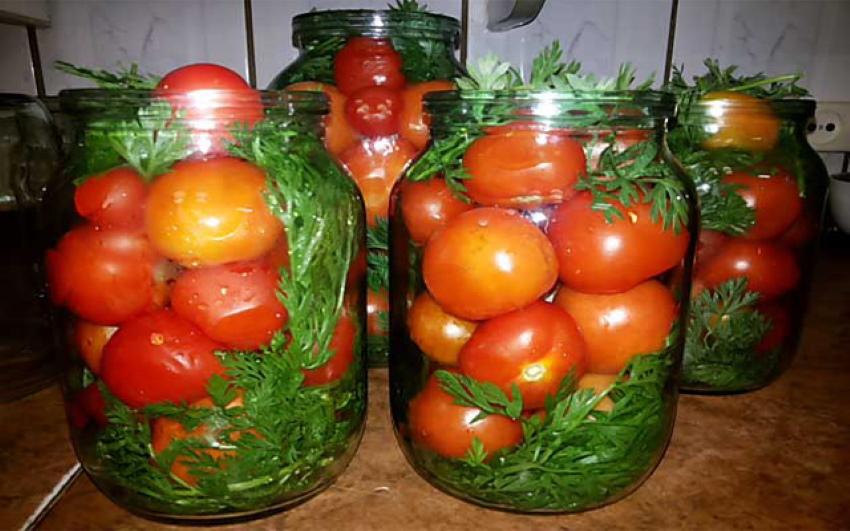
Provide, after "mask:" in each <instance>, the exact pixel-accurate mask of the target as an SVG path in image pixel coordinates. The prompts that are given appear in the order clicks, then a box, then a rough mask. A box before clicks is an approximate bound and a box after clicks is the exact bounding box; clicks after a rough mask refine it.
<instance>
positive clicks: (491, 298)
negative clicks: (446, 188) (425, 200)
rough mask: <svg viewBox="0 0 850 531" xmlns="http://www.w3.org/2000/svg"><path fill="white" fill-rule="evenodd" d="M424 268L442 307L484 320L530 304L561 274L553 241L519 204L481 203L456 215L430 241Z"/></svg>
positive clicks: (451, 312)
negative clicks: (510, 206)
mask: <svg viewBox="0 0 850 531" xmlns="http://www.w3.org/2000/svg"><path fill="white" fill-rule="evenodd" d="M422 273H423V276H424V278H425V285H426V286H427V287H428V291H430V292H431V295H432V296H433V297H434V299H435V300H436V301H437V304H439V305H440V306H441V307H442V308H443V309H445V310H446V311H447V312H449V313H450V314H452V315H456V316H458V317H461V318H463V319H469V320H473V321H475V320H481V319H489V318H491V317H495V316H497V315H500V314H503V313H507V312H510V311H513V310H516V309H518V308H522V307H523V306H527V305H529V304H531V303H532V302H534V301H535V300H536V299H538V298H539V297H541V296H543V295H544V294H546V292H548V291H549V289H551V288H552V286H553V285H554V284H555V280H556V279H557V277H558V262H557V258H556V257H555V251H554V250H553V249H552V244H551V243H549V240H548V239H547V238H546V236H545V235H544V234H543V233H542V232H541V231H540V229H538V228H537V227H536V226H535V225H534V224H533V223H532V222H530V221H528V220H527V219H525V218H523V217H522V216H521V215H520V214H518V213H517V212H516V211H514V210H507V209H503V208H492V207H484V208H476V209H474V210H470V211H468V212H464V213H462V214H460V215H459V216H457V217H456V218H454V219H453V220H452V221H451V222H449V224H448V225H447V226H446V227H445V228H444V229H442V230H440V231H438V232H436V233H435V234H434V235H433V236H431V239H430V240H429V241H428V245H427V246H425V255H424V258H423V262H422Z"/></svg>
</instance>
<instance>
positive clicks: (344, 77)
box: [334, 37, 405, 95]
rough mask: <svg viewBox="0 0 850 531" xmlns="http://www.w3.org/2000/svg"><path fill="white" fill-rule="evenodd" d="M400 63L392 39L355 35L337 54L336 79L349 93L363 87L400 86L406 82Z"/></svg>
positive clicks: (343, 90)
mask: <svg viewBox="0 0 850 531" xmlns="http://www.w3.org/2000/svg"><path fill="white" fill-rule="evenodd" d="M401 64H402V59H401V55H399V53H398V52H397V51H395V48H393V45H392V43H391V42H390V41H389V40H387V39H372V38H369V37H354V38H352V39H349V40H348V42H347V43H346V44H345V46H344V47H343V48H342V50H340V51H339V53H337V54H336V57H334V80H335V81H336V86H337V87H338V88H339V90H341V91H342V93H343V94H347V95H351V94H353V93H354V92H356V91H357V90H359V89H362V88H364V87H387V88H391V89H400V88H402V87H404V83H405V79H404V74H403V73H402V71H401Z"/></svg>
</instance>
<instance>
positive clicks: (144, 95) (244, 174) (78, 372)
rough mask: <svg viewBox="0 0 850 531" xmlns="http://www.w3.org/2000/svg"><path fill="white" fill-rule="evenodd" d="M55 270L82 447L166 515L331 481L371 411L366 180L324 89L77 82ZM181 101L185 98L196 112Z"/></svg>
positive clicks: (66, 97)
mask: <svg viewBox="0 0 850 531" xmlns="http://www.w3.org/2000/svg"><path fill="white" fill-rule="evenodd" d="M60 99H61V105H62V111H63V112H64V113H65V114H66V115H67V116H68V118H69V120H70V123H71V126H72V134H73V140H74V142H73V146H72V151H71V153H70V159H69V162H68V165H67V167H66V175H65V178H64V180H63V181H62V182H61V184H60V186H57V187H55V188H53V189H51V191H50V192H49V203H48V208H49V214H50V217H51V219H50V228H49V231H48V232H49V233H50V234H52V237H51V239H50V241H48V242H47V245H48V247H49V249H48V250H47V254H46V266H47V267H46V270H47V281H48V287H49V292H50V295H51V298H52V301H53V303H54V304H55V308H56V316H57V319H56V323H57V329H56V335H57V336H58V337H59V338H60V341H61V342H62V343H63V345H64V348H63V349H62V350H63V356H64V358H65V360H64V361H65V366H66V367H67V369H66V371H65V373H64V377H63V383H64V393H65V399H66V406H67V412H68V420H69V423H70V429H71V437H72V440H73V442H74V446H75V450H76V452H77V456H78V458H79V460H80V462H81V463H82V465H83V468H84V469H85V471H86V473H87V474H88V475H89V477H90V478H91V479H92V480H93V481H94V483H95V484H96V485H97V486H98V488H100V490H101V491H103V492H104V493H105V494H106V495H107V496H109V497H110V498H111V499H112V500H113V501H114V502H116V503H117V504H119V505H121V506H122V507H124V508H126V509H128V510H130V511H132V512H134V513H137V514H140V515H142V516H146V517H151V518H155V519H162V520H168V521H176V522H219V521H228V520H233V519H242V518H246V517H251V516H254V515H259V514H264V513H267V512H271V511H275V510H280V509H283V508H286V507H289V506H291V505H293V504H295V503H298V502H300V501H302V500H304V499H306V498H308V497H310V496H311V495H313V494H315V493H316V492H318V491H320V490H322V489H324V488H325V487H327V486H328V485H329V484H330V483H331V482H332V481H333V480H334V479H335V478H336V477H337V476H338V475H339V474H340V473H341V472H342V470H343V469H344V468H345V466H346V465H347V463H348V462H349V460H350V459H351V457H352V455H353V453H354V451H355V449H356V448H357V445H358V442H359V439H360V436H361V433H362V430H363V422H364V417H365V412H366V372H365V359H364V353H365V337H364V334H365V305H364V304H363V299H364V296H363V291H364V288H365V287H364V284H363V282H364V275H363V274H362V272H361V273H359V274H358V271H357V266H356V261H355V257H356V256H357V255H358V253H360V252H361V251H362V248H363V246H364V245H365V227H364V226H363V211H362V203H361V201H360V200H359V197H358V195H357V191H356V187H355V186H354V184H353V183H352V182H351V181H350V179H348V178H347V177H346V176H345V174H344V173H343V172H342V171H341V170H340V169H339V167H338V165H337V164H336V163H334V161H333V160H332V159H331V157H330V156H329V155H328V154H327V153H326V151H325V150H324V147H323V146H322V144H321V140H320V136H319V134H320V132H319V129H320V127H321V119H322V118H323V116H325V114H326V112H327V103H326V100H325V98H324V96H322V95H318V94H315V93H306V92H302V93H259V92H257V91H252V90H241V91H236V90H233V91H225V90H204V91H196V92H188V93H185V92H184V93H169V92H167V91H163V92H160V93H158V96H154V95H152V93H151V92H149V91H118V90H72V91H64V92H62V93H61V94H60ZM178 111H179V114H177V112H178Z"/></svg>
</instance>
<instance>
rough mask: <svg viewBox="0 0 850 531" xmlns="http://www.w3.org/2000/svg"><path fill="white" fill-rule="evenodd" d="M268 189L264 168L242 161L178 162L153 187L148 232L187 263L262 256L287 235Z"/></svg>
mask: <svg viewBox="0 0 850 531" xmlns="http://www.w3.org/2000/svg"><path fill="white" fill-rule="evenodd" d="M265 190H266V174H265V173H264V172H263V170H261V169H260V168H258V167H257V166H254V165H253V164H251V163H249V162H245V161H243V160H240V159H235V158H230V157H222V158H216V159H207V160H184V161H182V162H178V163H177V164H175V165H174V166H173V167H172V168H171V171H169V172H168V173H166V174H164V175H162V176H160V177H159V178H157V180H156V181H154V183H153V184H152V185H151V187H150V192H149V194H148V205H147V212H146V223H147V231H148V236H149V237H150V239H151V242H152V243H153V245H154V247H156V248H157V249H158V250H159V251H160V252H161V253H162V254H163V255H165V256H167V257H168V258H171V259H172V260H175V261H176V262H178V263H180V265H183V266H185V267H200V266H209V265H217V264H223V263H226V262H237V261H241V260H253V259H255V258H259V257H261V256H262V255H264V254H266V253H267V252H269V251H270V250H271V249H272V247H273V246H274V245H275V243H276V242H277V240H278V238H279V237H280V236H281V235H282V234H283V224H282V223H281V222H280V220H278V219H277V218H276V217H275V216H274V215H272V213H271V211H270V210H269V207H268V205H267V204H266V200H265V198H264V196H263V194H264V193H265Z"/></svg>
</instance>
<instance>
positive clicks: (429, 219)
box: [401, 177, 472, 245]
mask: <svg viewBox="0 0 850 531" xmlns="http://www.w3.org/2000/svg"><path fill="white" fill-rule="evenodd" d="M471 209H472V205H470V204H467V203H464V202H463V201H461V200H460V199H458V198H457V197H455V195H454V194H453V193H452V191H451V190H450V189H449V187H448V185H447V184H446V181H445V180H443V179H442V178H440V177H432V178H430V179H428V180H427V181H422V182H413V181H405V182H404V183H402V185H401V216H402V218H403V219H404V226H405V227H407V232H408V233H409V234H410V238H411V239H412V240H413V241H414V242H416V243H418V244H420V245H422V244H424V243H425V242H427V241H428V238H430V237H431V235H432V234H434V232H436V231H437V229H439V228H442V227H445V226H446V224H447V223H448V222H449V221H450V220H451V219H453V218H454V217H455V216H457V215H458V214H460V213H461V212H466V211H467V210H471Z"/></svg>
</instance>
